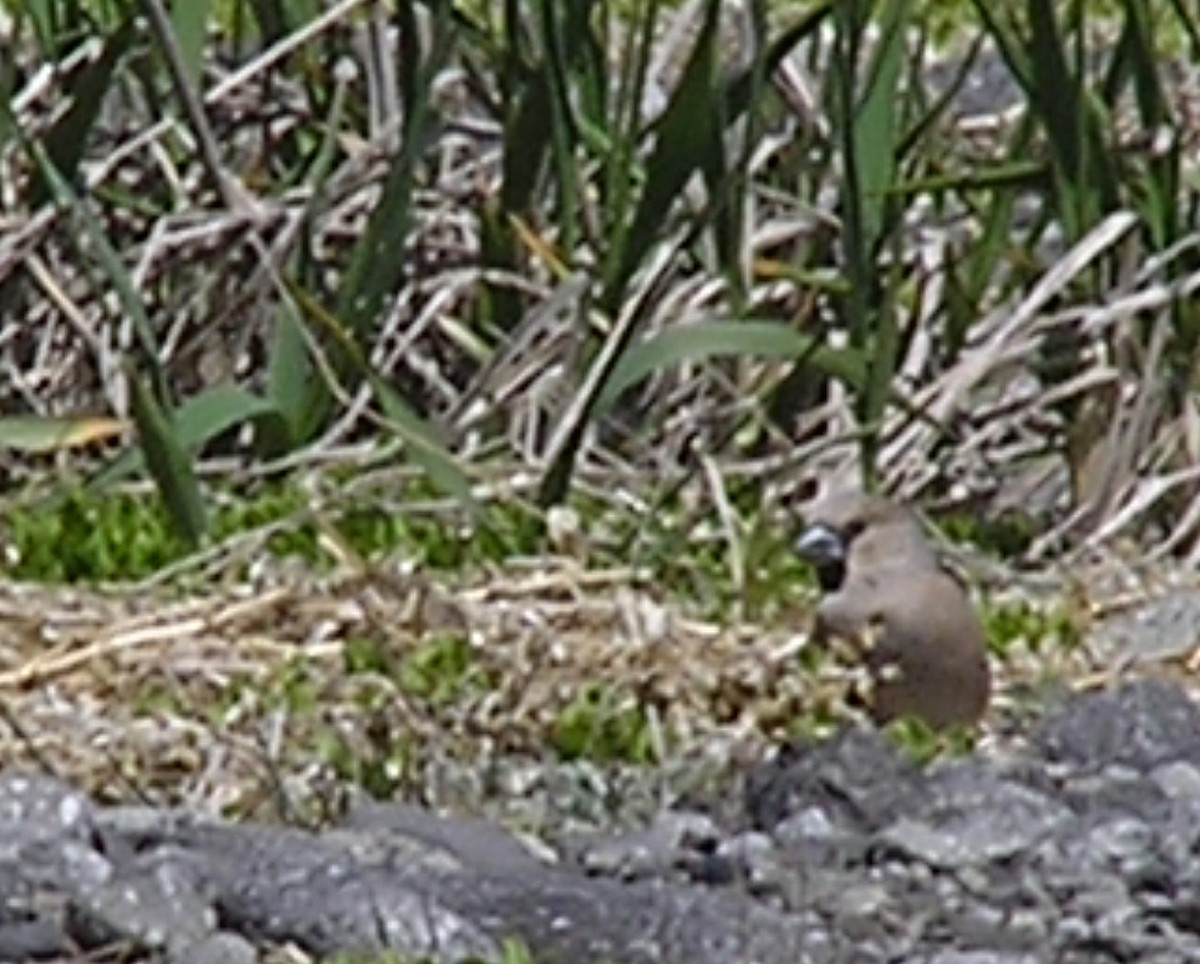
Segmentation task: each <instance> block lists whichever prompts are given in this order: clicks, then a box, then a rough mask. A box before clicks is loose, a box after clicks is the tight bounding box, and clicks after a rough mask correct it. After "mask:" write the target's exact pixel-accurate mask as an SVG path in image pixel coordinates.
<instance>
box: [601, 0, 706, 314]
mask: <svg viewBox="0 0 1200 964" xmlns="http://www.w3.org/2000/svg"><path fill="white" fill-rule="evenodd" d="M720 6H721V5H720V2H719V0H706V3H705V8H704V20H703V23H702V25H701V28H700V33H699V36H698V37H697V38H696V43H695V46H694V47H693V48H692V53H691V56H690V57H689V59H688V62H687V66H686V67H685V68H684V71H683V76H682V77H681V78H680V80H679V85H678V86H677V87H676V88H675V90H674V92H673V93H672V95H671V99H670V101H669V102H668V104H667V107H666V110H664V111H663V114H662V116H661V117H660V118H659V120H658V123H657V125H656V135H655V140H654V149H653V150H652V152H651V154H650V158H649V160H648V161H647V162H646V186H645V188H644V190H643V191H642V196H641V199H640V200H639V202H638V205H637V210H636V213H635V214H634V218H633V223H632V225H631V226H630V227H629V228H628V231H627V232H625V231H618V233H617V236H616V237H614V238H613V239H611V244H610V247H609V254H608V257H607V258H606V260H605V267H604V281H603V286H602V287H603V293H602V296H601V298H602V303H601V306H602V308H603V309H604V310H605V311H606V312H608V313H609V314H615V313H616V310H617V308H618V307H619V305H620V304H621V300H622V296H623V295H624V292H625V286H626V284H627V282H628V280H629V278H630V277H631V276H632V274H633V272H634V271H635V270H637V267H638V265H639V264H641V262H642V259H643V258H644V257H645V255H646V252H647V251H649V250H650V247H651V246H652V245H653V244H654V241H655V239H656V238H658V237H659V236H660V233H661V231H662V227H663V223H664V221H665V220H666V218H667V214H668V213H669V212H670V210H671V208H672V206H673V205H674V204H675V203H676V201H677V200H678V198H679V193H680V192H681V191H682V190H683V188H684V186H685V185H686V184H687V181H688V178H689V177H691V176H692V174H694V173H695V172H696V171H698V170H701V169H702V168H704V167H705V166H707V165H715V164H722V165H723V164H724V158H723V157H722V152H723V147H722V142H721V133H722V131H721V127H720V123H719V114H720V110H721V107H720V104H719V100H720V97H721V90H720V88H719V86H718V84H717V80H716V65H717V39H718V33H717V25H718V22H719V16H720Z"/></svg>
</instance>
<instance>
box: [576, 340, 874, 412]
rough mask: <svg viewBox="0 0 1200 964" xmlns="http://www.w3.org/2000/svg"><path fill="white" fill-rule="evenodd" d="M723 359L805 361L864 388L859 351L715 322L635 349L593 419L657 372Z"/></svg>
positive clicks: (603, 394) (618, 369) (612, 380)
mask: <svg viewBox="0 0 1200 964" xmlns="http://www.w3.org/2000/svg"><path fill="white" fill-rule="evenodd" d="M723 356H732V357H739V356H741V357H757V358H781V359H803V360H804V362H805V364H806V365H809V366H811V367H812V368H813V369H814V370H816V371H820V372H822V373H824V374H826V375H829V376H831V377H834V378H837V379H839V380H840V381H843V382H845V383H846V384H847V385H849V386H850V387H851V388H853V389H854V390H856V391H857V390H861V389H862V388H863V386H864V385H865V384H866V358H865V356H864V354H863V353H862V352H860V351H856V350H854V349H848V348H847V349H837V348H831V347H829V345H827V344H826V343H825V342H823V341H822V340H820V339H817V338H813V337H812V336H811V335H804V334H801V333H800V332H797V331H794V330H792V329H791V328H787V327H785V326H784V325H781V324H779V323H778V322H775V321H755V320H746V321H721V320H713V321H705V322H700V323H694V324H689V325H681V326H679V327H675V328H667V329H665V330H664V331H662V332H660V333H658V334H656V335H653V336H652V337H650V338H648V339H646V340H644V341H641V342H638V343H636V344H634V345H633V346H631V347H630V348H629V350H628V351H626V352H625V354H624V356H623V357H622V358H621V361H620V362H619V363H618V365H617V367H616V369H615V370H614V371H613V373H612V376H611V377H610V378H609V380H608V383H607V384H606V385H605V386H604V391H602V392H601V393H600V397H599V399H598V401H597V403H596V411H595V415H596V416H600V415H602V414H603V413H605V412H606V411H608V410H609V409H610V408H611V407H612V405H613V403H614V402H615V401H616V400H617V399H618V398H619V397H620V396H621V395H622V394H623V393H624V392H626V391H627V390H629V389H630V388H632V387H633V386H634V385H636V384H637V383H638V382H640V381H642V380H643V379H644V378H646V377H648V376H649V375H652V374H653V373H654V372H657V371H661V370H662V369H664V368H670V367H672V366H674V365H678V364H681V363H683V362H698V361H703V360H704V359H707V358H717V357H723Z"/></svg>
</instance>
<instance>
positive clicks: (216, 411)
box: [87, 385, 287, 491]
mask: <svg viewBox="0 0 1200 964" xmlns="http://www.w3.org/2000/svg"><path fill="white" fill-rule="evenodd" d="M246 422H257V423H258V426H257V428H258V430H259V431H260V432H264V433H272V432H276V433H283V432H286V430H287V426H286V423H285V420H284V418H283V415H282V413H281V412H280V411H279V408H278V406H277V405H276V404H275V403H274V401H273V400H271V399H265V398H261V397H259V396H258V395H255V394H254V393H252V392H248V391H246V390H245V389H243V388H240V387H238V386H237V385H218V386H216V387H215V388H211V389H209V390H208V391H205V392H202V393H201V394H199V395H196V396H195V397H194V398H190V399H188V400H187V401H185V402H184V403H183V404H182V405H180V406H179V408H177V409H176V410H175V413H174V418H173V419H172V434H173V436H174V438H175V440H176V441H177V442H178V443H179V444H180V445H181V446H182V447H183V448H184V449H186V450H187V452H188V453H193V452H195V451H196V450H197V449H199V448H200V447H201V446H202V445H204V444H205V443H207V442H210V441H212V440H213V439H214V438H216V437H217V436H218V435H221V434H222V433H224V432H227V431H229V429H231V428H235V427H236V426H238V425H242V424H244V423H246ZM146 464H147V463H146V459H145V457H144V454H143V451H142V449H141V448H132V449H129V450H127V451H125V452H123V453H122V454H121V455H120V456H119V457H118V458H116V459H114V460H113V461H112V462H111V463H109V464H108V465H107V466H106V467H105V468H104V469H103V470H101V471H100V472H99V473H97V475H96V476H94V477H93V478H92V479H91V480H90V482H89V483H88V486H87V488H88V489H90V490H92V491H103V490H104V489H106V488H108V487H109V486H111V485H114V484H115V483H116V482H119V481H120V480H121V479H125V478H128V477H129V476H131V475H136V474H137V473H138V472H140V471H142V469H143V468H144V467H145V466H146Z"/></svg>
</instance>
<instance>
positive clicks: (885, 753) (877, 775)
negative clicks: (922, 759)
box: [745, 728, 922, 832]
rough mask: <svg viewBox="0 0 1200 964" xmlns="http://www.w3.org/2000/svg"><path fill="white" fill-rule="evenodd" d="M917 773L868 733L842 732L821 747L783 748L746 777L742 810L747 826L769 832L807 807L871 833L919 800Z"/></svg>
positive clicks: (877, 736) (875, 733) (880, 738)
mask: <svg viewBox="0 0 1200 964" xmlns="http://www.w3.org/2000/svg"><path fill="white" fill-rule="evenodd" d="M921 786H922V778H921V774H920V772H919V771H918V769H917V768H916V766H915V765H913V764H912V763H910V762H909V761H907V760H905V759H904V758H903V757H902V756H900V754H899V753H898V752H897V751H896V750H895V749H894V748H893V747H892V746H891V744H889V743H888V742H887V740H886V739H885V738H884V736H883V735H882V734H881V733H880V732H879V731H878V730H873V729H862V728H854V729H847V730H843V731H842V732H840V733H839V734H837V735H836V736H834V737H833V738H832V739H830V740H827V741H825V742H822V743H817V744H813V743H808V742H802V743H797V744H793V745H791V746H788V747H784V748H783V749H782V750H780V752H779V754H778V756H776V757H775V759H773V760H771V761H770V762H768V763H766V764H764V765H762V766H761V767H759V768H758V769H757V770H756V771H754V772H753V773H751V774H750V776H749V777H748V778H747V781H746V788H745V801H746V802H745V806H746V812H747V813H748V814H749V816H750V819H751V822H752V825H753V826H754V827H755V828H757V829H759V830H766V831H768V832H770V831H772V830H774V829H775V828H776V827H777V826H778V825H779V824H780V823H782V822H783V821H784V820H786V819H787V818H788V817H789V816H791V815H792V814H794V813H797V812H799V811H802V810H805V809H807V808H809V807H818V808H820V809H821V810H823V811H824V812H825V813H826V814H827V815H828V816H829V819H830V820H831V821H833V822H834V823H836V824H838V825H840V826H846V827H848V828H852V829H855V830H866V831H869V830H875V829H878V828H879V827H882V826H884V825H886V824H887V823H889V822H890V821H891V820H892V819H893V818H894V817H896V816H899V815H900V814H902V813H904V812H905V810H906V809H907V808H908V807H909V806H911V805H912V803H913V802H914V801H915V800H917V799H919V797H920V792H921Z"/></svg>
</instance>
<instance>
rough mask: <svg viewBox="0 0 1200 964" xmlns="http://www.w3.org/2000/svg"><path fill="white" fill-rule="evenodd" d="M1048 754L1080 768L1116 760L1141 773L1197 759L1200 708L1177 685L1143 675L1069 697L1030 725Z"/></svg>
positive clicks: (1096, 767) (1097, 767)
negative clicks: (1106, 688)
mask: <svg viewBox="0 0 1200 964" xmlns="http://www.w3.org/2000/svg"><path fill="white" fill-rule="evenodd" d="M1033 741H1034V744H1035V746H1037V747H1038V748H1039V749H1040V750H1041V752H1042V754H1043V755H1044V756H1045V757H1046V758H1047V759H1048V760H1052V761H1055V762H1059V763H1066V764H1069V765H1070V766H1072V767H1074V768H1076V769H1078V770H1083V771H1088V770H1100V769H1103V768H1104V767H1105V766H1111V765H1113V764H1120V765H1123V766H1128V767H1132V768H1133V769H1135V770H1137V771H1139V772H1141V773H1146V772H1148V771H1150V770H1152V769H1153V768H1155V767H1157V766H1159V765H1161V764H1164V763H1171V762H1174V761H1178V760H1183V761H1186V762H1189V763H1193V764H1198V765H1200V710H1198V709H1197V708H1196V705H1195V704H1194V703H1193V702H1192V701H1191V699H1190V698H1189V697H1188V695H1187V694H1186V693H1185V692H1184V691H1183V689H1181V688H1180V687H1179V686H1177V685H1175V684H1172V683H1167V682H1165V681H1162V680H1154V679H1144V680H1135V681H1133V682H1130V683H1125V684H1123V685H1121V686H1119V687H1118V688H1117V689H1115V690H1112V691H1111V692H1096V693H1087V694H1084V695H1082V696H1079V697H1076V698H1075V699H1072V700H1069V701H1068V702H1067V703H1066V704H1065V705H1064V706H1062V707H1060V708H1059V709H1057V710H1056V711H1054V712H1053V713H1051V714H1050V716H1049V717H1048V718H1047V719H1046V720H1045V721H1044V722H1043V723H1042V724H1041V725H1040V726H1039V727H1038V728H1037V729H1036V730H1035V731H1034V735H1033Z"/></svg>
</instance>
